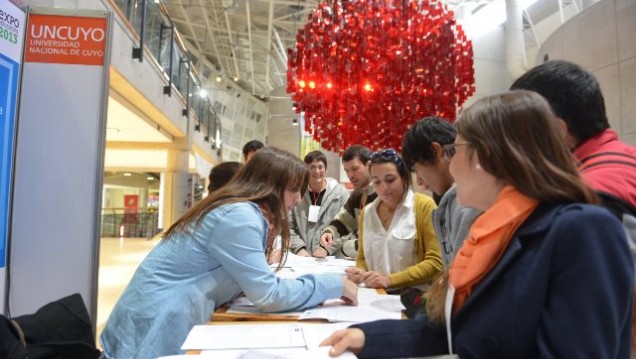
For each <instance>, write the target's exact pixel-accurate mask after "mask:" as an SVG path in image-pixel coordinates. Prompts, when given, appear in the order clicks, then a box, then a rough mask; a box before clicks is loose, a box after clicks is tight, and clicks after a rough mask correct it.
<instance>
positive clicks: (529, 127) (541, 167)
mask: <svg viewBox="0 0 636 359" xmlns="http://www.w3.org/2000/svg"><path fill="white" fill-rule="evenodd" d="M557 121H558V120H557V118H556V117H555V116H554V114H553V113H552V110H551V109H550V106H549V105H548V103H547V102H546V101H545V100H544V99H543V98H542V97H541V96H539V95H538V94H536V93H534V92H530V91H523V90H520V91H511V92H506V93H503V94H499V95H494V96H489V97H484V98H482V99H480V100H478V101H477V102H475V103H474V104H473V105H472V106H470V107H468V108H467V109H466V110H464V112H463V113H462V114H461V116H460V117H459V120H458V121H457V123H456V128H457V135H458V136H461V137H462V140H464V141H466V142H467V143H468V144H469V146H468V148H467V151H474V152H473V153H477V156H478V157H479V163H480V165H481V167H482V168H483V169H484V170H485V171H487V172H488V173H490V174H491V175H493V176H494V177H496V178H498V179H500V180H501V181H503V182H504V183H506V184H509V185H511V186H513V187H515V188H516V189H517V190H518V191H520V192H521V193H523V194H525V195H526V196H528V197H531V198H534V199H537V200H539V201H540V202H552V203H557V202H558V203H570V202H583V203H597V202H598V200H597V197H596V195H595V194H594V192H593V191H592V190H591V189H590V188H589V187H588V186H587V185H586V184H585V183H584V182H583V180H582V178H581V176H580V175H579V172H578V170H577V168H576V164H575V160H574V158H573V156H572V154H571V153H570V151H569V150H568V148H567V146H566V145H565V142H564V141H563V137H562V135H561V129H560V128H559V124H558V122H557ZM471 154H472V153H471ZM447 287H448V269H445V270H444V271H442V273H440V275H439V277H438V278H437V279H435V280H434V281H433V285H431V288H430V289H429V291H428V292H427V294H426V314H427V316H428V317H429V319H430V320H432V321H435V322H444V301H445V297H446V289H447Z"/></svg>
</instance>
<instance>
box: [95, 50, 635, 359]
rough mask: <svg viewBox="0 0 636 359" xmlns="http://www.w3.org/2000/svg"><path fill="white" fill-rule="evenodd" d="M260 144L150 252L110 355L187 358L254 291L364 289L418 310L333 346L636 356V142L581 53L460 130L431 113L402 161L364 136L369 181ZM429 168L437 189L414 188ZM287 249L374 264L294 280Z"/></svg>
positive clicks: (259, 300) (480, 354) (358, 172)
mask: <svg viewBox="0 0 636 359" xmlns="http://www.w3.org/2000/svg"><path fill="white" fill-rule="evenodd" d="M243 155H244V159H245V164H244V165H243V166H242V167H241V166H235V167H233V168H234V169H235V170H236V173H235V174H234V175H232V174H230V175H227V173H226V176H225V179H223V178H221V179H219V178H218V177H214V178H215V179H213V176H212V175H213V174H212V173H211V176H210V180H211V181H210V182H211V183H214V184H215V185H216V187H211V192H210V194H209V196H208V197H206V198H205V199H204V200H202V201H201V202H199V203H198V204H196V205H195V206H194V207H193V208H192V209H191V210H190V211H189V212H187V213H186V214H185V215H184V217H182V218H181V219H179V220H178V221H177V222H176V223H175V224H174V225H173V226H172V227H170V228H169V229H168V231H167V232H166V233H165V235H164V239H163V240H162V242H160V243H159V244H158V245H157V246H156V247H155V248H154V249H153V250H152V251H151V252H150V254H149V255H148V256H147V258H146V259H145V260H144V261H143V262H142V264H141V265H140V267H139V268H138V270H137V272H136V273H135V275H134V277H133V279H132V280H131V282H130V284H129V285H128V287H127V288H126V290H125V292H124V293H123V295H122V296H121V298H120V299H119V301H118V303H117V305H116V306H115V309H114V310H113V312H112V314H111V316H110V318H109V320H108V322H107V325H106V327H105V329H104V331H103V334H102V336H101V343H102V346H103V348H104V354H105V355H106V357H107V358H154V357H156V356H160V355H168V354H174V353H178V352H179V347H180V345H181V343H182V342H183V340H184V339H185V336H186V335H187V333H188V331H189V330H190V329H191V328H192V326H194V325H196V324H203V323H205V322H207V321H209V320H210V318H211V314H212V312H213V311H214V310H215V308H217V307H219V306H220V305H222V304H224V303H227V302H228V301H230V300H231V299H232V298H234V297H236V296H237V295H239V294H240V293H243V294H245V295H246V296H247V298H248V299H250V300H251V301H252V302H253V303H254V304H255V305H256V306H257V307H259V308H260V309H261V310H263V311H269V312H278V311H288V310H299V309H303V308H309V307H312V306H315V305H318V304H320V303H321V302H323V301H324V300H326V299H330V298H341V299H343V300H344V301H345V302H346V303H348V304H351V305H355V304H356V302H357V288H358V285H365V286H367V287H373V288H384V289H386V290H387V291H388V292H391V293H399V294H401V295H402V296H403V297H404V298H407V299H406V300H405V304H406V305H407V309H408V312H409V316H410V317H415V318H414V319H409V320H399V321H396V320H394V321H377V322H371V323H363V324H357V325H353V326H352V327H350V328H349V329H345V330H341V331H338V332H335V333H334V334H332V335H331V336H330V337H328V338H327V339H325V341H324V342H323V345H331V346H333V348H332V349H331V351H330V354H331V355H334V356H335V355H339V354H340V353H342V352H343V351H345V350H350V351H352V352H354V353H355V354H356V355H358V356H359V357H361V358H400V357H412V356H423V355H444V354H446V355H456V356H458V357H460V358H511V357H514V358H535V357H576V358H578V357H589V358H628V357H630V350H631V348H630V345H631V335H632V295H633V292H634V291H633V289H634V263H633V261H632V257H631V253H630V249H629V245H628V239H627V236H626V233H625V230H624V228H623V226H622V224H621V222H620V221H619V220H618V219H617V217H616V216H615V215H613V214H611V213H610V212H609V211H607V210H606V209H604V208H603V207H602V206H601V205H600V204H603V203H601V202H600V199H599V198H612V199H616V200H617V201H621V202H623V203H626V205H627V206H636V148H634V147H632V146H629V145H627V144H624V143H622V142H620V141H619V140H618V137H617V135H616V133H615V132H614V131H612V130H611V129H609V122H608V120H607V116H606V114H605V105H604V99H603V96H602V93H601V90H600V87H599V84H598V82H597V81H596V79H595V78H594V76H593V75H591V74H590V73H589V72H587V71H585V70H583V69H582V68H580V67H579V66H577V65H575V64H572V63H569V62H565V61H550V62H547V63H545V64H542V65H539V66H537V67H535V68H533V69H531V70H530V71H529V72H528V73H526V74H525V75H523V76H522V77H520V78H519V79H517V80H516V81H515V82H514V84H513V85H512V87H511V91H509V92H505V93H502V94H497V95H492V96H487V97H484V98H481V99H479V100H477V101H476V102H475V103H474V104H472V105H471V106H469V107H467V108H465V109H464V110H463V111H462V112H461V114H460V116H459V118H458V119H457V121H456V122H455V124H454V125H453V124H450V123H448V122H447V121H445V120H444V119H441V118H438V117H429V118H425V119H422V120H420V121H418V122H417V123H415V124H414V125H413V126H412V127H411V128H410V129H409V130H408V132H407V133H405V135H404V139H403V146H402V153H401V156H400V155H398V153H396V152H395V151H394V150H392V149H382V150H380V151H378V152H375V153H372V152H370V151H369V150H368V149H367V148H365V147H363V146H359V145H356V146H352V147H350V148H348V149H347V150H346V151H345V152H344V154H343V157H342V164H343V167H344V169H345V172H346V174H347V177H348V178H349V180H350V182H351V183H352V185H353V186H354V190H353V192H352V193H351V194H349V193H348V192H347V191H346V190H345V189H344V187H342V185H340V184H338V183H337V181H336V180H334V179H332V178H328V177H326V169H327V159H326V157H325V156H324V154H322V153H321V152H319V151H314V152H310V153H308V154H307V155H306V156H305V158H304V162H303V161H301V160H300V159H298V158H297V157H295V156H294V155H292V154H289V153H287V152H285V151H281V150H278V149H275V148H271V147H267V146H263V144H262V143H260V142H258V141H251V142H250V143H248V144H247V145H246V146H245V148H244V151H243ZM233 166H234V165H233ZM219 167H222V166H217V167H215V168H219ZM213 171H214V169H213ZM230 172H231V171H230ZM412 172H414V173H415V175H416V178H417V179H418V183H420V184H421V186H422V187H423V189H427V190H430V191H431V192H432V193H433V194H434V197H435V198H436V200H437V201H434V200H433V199H432V198H431V197H429V196H426V195H423V194H421V193H416V192H414V191H413V186H412V185H411V178H412V176H411V173H412ZM230 178H231V179H230ZM223 180H226V181H228V182H227V183H225V184H223V183H220V184H219V182H222V181H223ZM436 202H437V203H436ZM276 250H279V251H280V253H283V254H284V253H295V254H297V255H304V256H315V257H324V256H327V255H337V256H344V257H350V258H355V259H356V262H355V266H352V268H349V269H348V270H347V271H346V276H345V277H342V276H339V275H333V274H330V275H306V276H301V277H299V278H297V279H281V278H279V277H277V276H276V274H275V273H274V272H272V270H271V269H270V266H269V264H268V259H270V262H271V261H272V260H271V259H272V255H271V254H272V252H274V251H276ZM277 259H280V260H279V262H281V261H284V255H282V256H279V257H277ZM279 265H280V264H279ZM416 297H417V298H420V297H421V298H423V300H422V301H421V303H422V304H419V303H420V302H419V301H414V300H413V299H414V298H416ZM409 306H410V307H409ZM600 308H603V309H602V310H601V309H600Z"/></svg>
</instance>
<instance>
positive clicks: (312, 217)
mask: <svg viewBox="0 0 636 359" xmlns="http://www.w3.org/2000/svg"><path fill="white" fill-rule="evenodd" d="M318 212H320V206H314V205H311V206H309V215H308V216H307V220H309V222H314V223H316V222H317V221H318Z"/></svg>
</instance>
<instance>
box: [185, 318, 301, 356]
mask: <svg viewBox="0 0 636 359" xmlns="http://www.w3.org/2000/svg"><path fill="white" fill-rule="evenodd" d="M294 347H301V348H305V338H304V337H303V331H302V328H301V327H300V325H299V324H295V323H294V324H291V323H284V324H268V325H262V324H254V325H251V324H239V325H195V326H194V327H193V328H192V330H190V333H188V337H187V338H186V340H185V342H184V343H183V345H182V346H181V350H188V349H245V348H294Z"/></svg>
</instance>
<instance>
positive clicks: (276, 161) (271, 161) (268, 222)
mask: <svg viewBox="0 0 636 359" xmlns="http://www.w3.org/2000/svg"><path fill="white" fill-rule="evenodd" d="M308 176H309V173H308V170H307V166H306V165H305V164H304V163H303V162H302V161H300V160H299V159H298V158H296V157H294V156H293V155H291V154H289V153H287V152H284V151H281V150H277V149H274V148H264V149H262V150H260V151H258V152H257V153H256V155H254V157H252V159H251V160H250V161H249V162H247V163H246V164H245V166H243V167H242V168H241V169H240V170H239V172H238V173H237V174H236V175H235V176H234V178H233V179H232V181H230V182H229V183H228V184H226V185H225V186H223V187H222V188H220V189H218V190H217V191H215V192H213V193H211V194H210V196H208V197H206V198H205V199H203V200H202V201H201V202H199V203H198V204H197V205H195V206H194V207H193V208H192V209H190V210H189V211H188V212H187V213H186V214H185V215H184V216H183V217H182V218H180V219H179V220H178V221H177V222H176V223H175V224H174V225H172V226H171V227H170V228H169V229H168V231H167V232H166V234H165V236H164V239H163V240H162V241H161V242H160V243H159V244H157V245H156V246H155V247H154V248H153V250H152V251H151V252H150V253H149V254H148V256H147V257H146V258H145V259H144V261H143V262H142V263H141V265H140V266H139V268H138V269H137V271H136V272H135V275H134V276H133V278H132V280H131V282H130V284H129V285H128V287H127V288H126V290H125V291H124V293H123V294H122V296H121V297H120V298H119V301H118V302H117V304H116V305H115V308H114V310H113V312H112V313H111V315H110V318H109V319H108V322H107V323H106V328H105V329H104V331H103V333H102V335H101V337H100V340H101V343H102V347H103V348H104V353H105V355H106V357H107V358H156V357H158V356H162V355H169V354H176V353H179V351H180V350H179V348H180V346H181V344H182V343H183V341H184V340H185V338H186V336H187V334H188V332H189V331H190V329H191V328H192V327H193V326H194V325H197V324H204V323H206V322H208V321H209V320H211V319H210V318H211V315H212V312H213V311H214V309H215V308H217V307H219V306H220V305H222V304H224V303H226V302H228V301H230V300H232V299H233V298H234V297H236V296H237V295H238V294H239V293H241V292H243V293H244V294H245V296H246V297H247V298H248V299H249V300H250V301H252V302H253V303H254V304H255V305H256V306H257V307H258V308H259V309H261V310H263V311H266V312H279V311H293V310H300V309H304V308H308V307H313V306H316V305H318V304H320V303H322V302H323V301H325V300H326V299H331V298H340V297H343V299H344V300H345V301H347V302H350V303H354V304H355V303H356V302H357V286H356V285H355V284H353V283H352V282H350V281H349V280H347V279H343V278H342V276H340V275H337V274H327V275H305V276H301V277H298V278H297V279H280V278H278V277H277V276H276V275H275V274H274V273H273V272H272V271H271V269H270V268H269V266H268V264H267V261H266V253H267V252H268V251H269V250H270V249H271V247H272V243H273V241H274V237H275V236H277V235H278V234H280V235H282V238H283V241H282V243H283V247H284V248H283V249H284V250H285V249H287V248H285V247H287V246H288V243H289V225H288V223H287V212H288V211H289V210H290V209H291V208H292V207H294V206H295V205H296V204H298V202H299V201H300V198H301V188H302V189H304V188H307V181H308Z"/></svg>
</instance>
